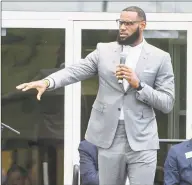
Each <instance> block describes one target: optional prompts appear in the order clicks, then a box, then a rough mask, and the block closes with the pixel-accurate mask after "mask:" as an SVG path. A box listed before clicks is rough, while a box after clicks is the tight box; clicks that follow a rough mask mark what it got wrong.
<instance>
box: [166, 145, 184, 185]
mask: <svg viewBox="0 0 192 185" xmlns="http://www.w3.org/2000/svg"><path fill="white" fill-rule="evenodd" d="M177 184H180V176H179V169H178V165H177V156H176V152H175V151H174V150H173V149H172V148H171V149H170V150H169V152H168V155H167V158H166V160H165V164H164V185H177Z"/></svg>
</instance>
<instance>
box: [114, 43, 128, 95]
mask: <svg viewBox="0 0 192 185" xmlns="http://www.w3.org/2000/svg"><path fill="white" fill-rule="evenodd" d="M121 52H122V46H121V45H119V44H118V43H116V47H115V49H114V56H113V64H114V65H115V66H117V65H119V64H120V53H121ZM117 83H118V79H117ZM119 86H120V88H121V90H122V91H123V92H125V90H124V87H123V84H119Z"/></svg>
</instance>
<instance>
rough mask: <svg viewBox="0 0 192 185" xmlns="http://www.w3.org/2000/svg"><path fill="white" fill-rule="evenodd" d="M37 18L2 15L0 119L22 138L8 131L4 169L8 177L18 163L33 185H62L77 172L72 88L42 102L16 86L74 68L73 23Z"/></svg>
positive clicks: (4, 141)
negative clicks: (13, 166)
mask: <svg viewBox="0 0 192 185" xmlns="http://www.w3.org/2000/svg"><path fill="white" fill-rule="evenodd" d="M38 14H39V16H38V17H39V18H37V16H36V12H30V13H23V12H15V13H13V12H12V16H11V18H10V15H9V17H7V16H8V15H7V14H3V20H2V32H3V34H2V37H1V55H2V58H1V79H2V81H1V102H2V105H1V110H2V113H1V120H2V122H3V123H5V124H7V125H9V126H11V127H13V128H14V129H16V130H18V131H20V135H17V134H16V133H14V132H11V131H10V130H8V129H6V128H4V129H3V132H2V143H1V147H2V152H1V157H2V160H1V161H2V170H3V173H6V172H7V170H8V169H10V167H11V165H12V164H14V163H15V164H17V165H19V166H21V167H22V168H23V169H24V170H26V171H27V172H28V174H29V180H30V181H31V184H34V185H38V184H39V185H40V184H44V183H45V184H47V182H49V184H55V185H62V184H66V183H64V180H67V174H71V173H72V167H71V171H70V167H69V166H71V165H70V164H71V163H70V161H72V158H71V153H70V152H72V151H71V150H70V149H71V142H72V137H71V136H72V120H71V118H72V117H73V116H72V106H71V105H72V103H71V102H72V86H67V87H66V88H61V89H58V90H56V91H53V92H47V93H45V94H44V95H43V97H42V100H41V101H40V102H38V101H37V100H36V92H32V91H29V92H26V93H21V92H18V91H16V89H15V87H16V85H18V84H20V83H23V82H27V81H31V80H38V79H42V78H44V77H45V76H47V75H49V74H51V73H53V72H55V71H58V70H59V69H61V68H63V67H65V66H68V65H70V62H72V61H73V56H72V55H73V52H72V51H73V45H72V43H71V39H72V38H73V35H72V33H73V31H72V28H73V22H71V21H67V20H62V19H61V17H60V16H58V17H57V16H54V18H55V19H54V20H49V19H46V18H45V17H46V16H45V15H44V14H46V13H41V12H38ZM42 17H43V18H42ZM64 128H65V129H64ZM64 169H66V171H65V170H64ZM64 174H65V177H66V179H64V178H65V177H64ZM13 181H14V179H13ZM70 181H71V179H70Z"/></svg>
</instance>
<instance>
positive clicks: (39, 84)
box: [16, 80, 48, 100]
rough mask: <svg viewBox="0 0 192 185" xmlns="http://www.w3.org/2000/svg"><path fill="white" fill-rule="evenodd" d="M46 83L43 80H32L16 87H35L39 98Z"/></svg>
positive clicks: (21, 88) (22, 88)
mask: <svg viewBox="0 0 192 185" xmlns="http://www.w3.org/2000/svg"><path fill="white" fill-rule="evenodd" d="M47 86H48V84H47V83H46V82H45V81H44V80H38V81H33V82H29V83H23V84H20V85H18V86H17V87H16V89H18V90H22V91H28V90H30V89H37V91H38V93H37V99H38V100H41V96H42V94H43V93H44V92H45V90H46V89H47Z"/></svg>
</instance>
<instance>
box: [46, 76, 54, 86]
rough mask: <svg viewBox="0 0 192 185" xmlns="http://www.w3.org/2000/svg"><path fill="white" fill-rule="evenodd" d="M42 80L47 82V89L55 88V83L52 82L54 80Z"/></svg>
mask: <svg viewBox="0 0 192 185" xmlns="http://www.w3.org/2000/svg"><path fill="white" fill-rule="evenodd" d="M44 80H48V81H49V87H47V89H53V88H54V87H55V82H54V80H53V79H52V78H50V77H46V78H44Z"/></svg>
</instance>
